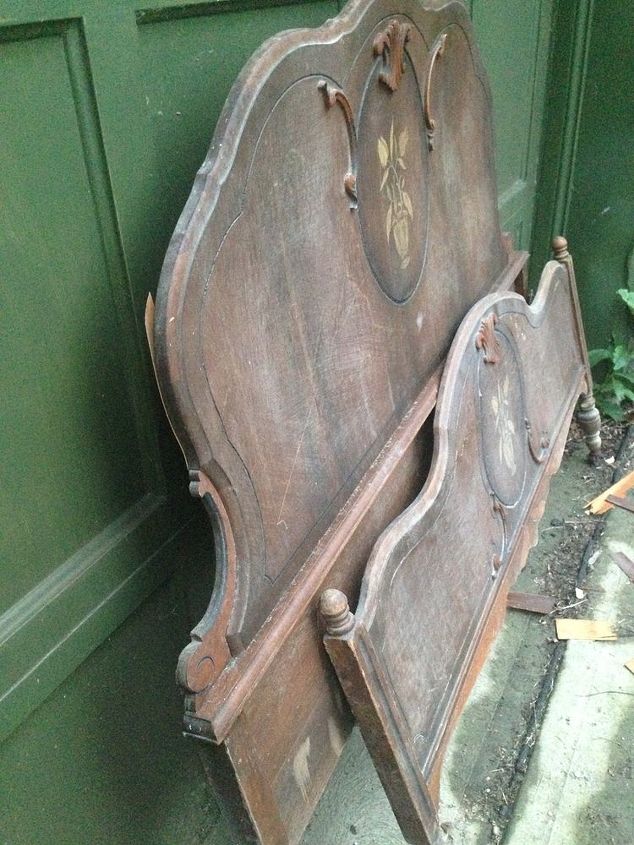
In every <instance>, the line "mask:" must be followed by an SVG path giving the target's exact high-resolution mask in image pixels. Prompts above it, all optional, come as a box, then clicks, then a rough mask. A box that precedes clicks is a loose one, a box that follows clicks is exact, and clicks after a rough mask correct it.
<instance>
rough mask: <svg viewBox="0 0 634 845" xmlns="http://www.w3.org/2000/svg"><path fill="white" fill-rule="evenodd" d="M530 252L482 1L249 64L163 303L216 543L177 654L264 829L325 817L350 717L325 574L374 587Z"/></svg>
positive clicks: (428, 10) (368, 0) (335, 31)
mask: <svg viewBox="0 0 634 845" xmlns="http://www.w3.org/2000/svg"><path fill="white" fill-rule="evenodd" d="M525 260H526V254H525V253H517V252H514V251H513V249H512V247H511V245H510V243H509V241H508V239H505V238H504V237H503V236H502V233H501V232H500V228H499V222H498V215H497V197H496V190H495V174H494V167H493V153H492V127H491V101H490V93H489V87H488V83H487V80H486V74H485V72H484V69H483V67H482V64H481V61H480V58H479V54H478V50H477V47H476V45H475V43H474V41H473V33H472V29H471V24H470V21H469V17H468V14H467V12H466V10H465V7H464V6H463V4H462V3H460V2H447V3H445V2H440V0H431V2H429V3H428V4H426V5H423V4H421V3H419V2H415V0H352V2H350V3H349V4H348V6H346V8H345V10H344V11H343V12H342V14H341V15H340V16H339V17H337V18H335V19H333V20H332V21H330V22H327V23H326V24H325V25H324V26H323V27H322V28H320V29H317V30H305V31H293V32H289V33H284V34H281V35H279V36H277V37H275V38H273V39H271V40H270V41H268V42H267V43H266V44H265V45H263V47H262V48H261V49H260V50H259V51H258V52H257V53H256V55H255V56H254V57H253V59H252V60H251V61H250V62H249V63H248V64H247V65H246V66H245V68H244V70H243V72H242V73H241V75H240V77H239V79H238V80H237V82H236V84H235V86H234V88H233V89H232V92H231V94H230V96H229V99H228V101H227V104H226V107H225V110H224V112H223V115H222V117H221V119H220V121H219V124H218V128H217V131H216V134H215V136H214V139H213V141H212V144H211V147H210V150H209V154H208V156H207V158H206V160H205V162H204V163H203V165H202V167H201V169H200V172H199V174H198V176H197V179H196V183H195V185H194V188H193V190H192V194H191V197H190V199H189V201H188V203H187V206H186V207H185V209H184V211H183V214H182V217H181V219H180V221H179V223H178V226H177V229H176V231H175V233H174V237H173V239H172V242H171V245H170V248H169V251H168V254H167V256H166V260H165V265H164V269H163V273H162V276H161V281H160V286H159V291H158V296H157V303H156V313H155V316H154V318H153V317H152V314H151V312H148V324H149V327H150V334H152V333H153V336H154V339H153V350H154V360H155V366H156V371H157V378H158V382H159V386H160V389H161V395H162V397H163V401H164V404H165V408H166V411H167V413H168V416H169V419H170V422H171V424H172V427H173V430H174V433H175V435H176V437H177V439H178V441H179V443H180V445H181V447H182V450H183V454H184V457H185V461H186V464H187V468H188V470H189V474H190V481H191V484H190V489H191V492H192V494H193V495H195V496H198V497H200V498H201V500H202V501H203V503H204V505H205V507H206V509H207V511H208V513H209V516H210V519H211V523H212V527H213V531H214V539H215V555H216V585H215V588H214V592H213V595H212V597H211V601H210V605H209V608H208V610H207V612H206V614H205V615H204V617H203V619H202V620H201V622H200V623H199V625H197V627H196V628H195V629H194V630H193V632H192V641H191V643H190V644H189V645H188V646H187V647H186V648H185V649H184V651H183V653H182V655H181V659H180V661H179V666H178V678H179V682H180V683H181V685H182V687H183V689H184V690H185V692H186V707H185V730H186V731H187V732H188V733H190V734H191V735H193V736H199V737H202V738H205V739H208V740H211V741H212V742H213V743H215V744H216V745H218V748H217V750H216V765H215V766H212V767H211V769H210V771H211V775H212V777H214V778H215V782H216V788H217V789H218V791H219V792H220V793H221V794H222V795H223V796H224V800H225V803H226V805H227V807H229V808H230V811H231V813H232V817H233V818H234V820H235V822H236V825H237V828H238V830H239V834H237V835H239V836H240V837H242V838H244V839H247V840H250V841H260V842H263V843H294V842H297V841H298V838H299V837H300V836H301V832H302V830H303V829H304V827H305V825H306V823H307V821H308V819H309V818H310V815H311V812H312V810H313V809H314V807H315V805H316V803H317V801H318V799H319V796H320V794H321V792H322V791H323V788H324V785H325V783H326V782H327V780H328V778H329V776H330V774H331V772H332V770H333V768H334V765H335V764H336V761H337V758H338V756H339V754H340V752H341V747H342V744H343V741H344V739H345V737H346V736H347V735H348V733H349V730H350V726H351V716H350V712H349V709H348V706H347V704H346V702H345V701H344V700H343V697H342V695H341V692H340V688H339V686H338V684H337V681H336V678H335V677H334V673H333V671H332V667H331V665H330V662H329V661H328V658H327V655H326V654H325V652H324V650H323V646H322V644H321V634H322V628H321V623H320V621H319V614H318V610H317V604H318V597H319V594H320V592H321V591H322V589H323V586H324V581H325V579H328V581H329V583H331V584H334V585H335V586H338V587H340V588H341V589H344V590H346V592H347V593H348V594H349V595H350V596H353V597H355V598H356V596H357V594H358V590H359V586H360V582H361V578H362V575H363V570H364V567H365V564H366V562H367V559H368V555H369V554H370V551H371V549H372V546H373V544H374V542H375V541H376V539H377V538H378V537H379V535H380V534H381V532H382V531H383V530H384V529H385V527H386V526H387V525H388V524H389V523H390V522H391V521H392V520H393V519H395V518H396V517H397V516H398V515H399V513H401V512H402V511H403V509H404V508H405V507H406V506H407V505H408V504H409V503H410V502H411V501H412V499H413V498H414V497H415V496H416V494H417V493H418V492H419V490H420V488H421V486H422V483H423V481H424V478H425V474H426V472H427V468H428V466H429V460H430V456H431V443H432V437H431V430H430V426H429V423H428V422H426V421H427V420H428V418H429V416H430V414H431V412H432V410H433V406H434V402H435V398H436V392H437V387H438V380H439V376H440V371H441V368H442V364H443V361H444V358H445V356H446V353H447V350H448V348H449V345H450V343H451V340H452V337H453V335H454V333H455V331H456V329H457V327H458V325H459V324H460V320H461V319H462V317H463V316H464V314H465V313H466V311H467V310H468V308H469V307H470V306H471V305H472V304H473V303H474V302H476V301H477V300H478V299H479V298H481V297H482V296H483V295H485V294H486V293H487V292H489V291H491V290H497V289H505V290H506V289H510V288H512V287H513V286H516V287H518V288H519V287H521V285H522V279H523V275H522V274H523V265H524V263H525ZM290 691H292V692H290ZM264 726H265V727H264Z"/></svg>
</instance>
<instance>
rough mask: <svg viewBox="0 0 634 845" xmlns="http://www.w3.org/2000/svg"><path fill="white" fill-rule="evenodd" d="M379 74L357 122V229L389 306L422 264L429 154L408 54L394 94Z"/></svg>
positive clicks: (404, 293) (410, 285) (405, 292)
mask: <svg viewBox="0 0 634 845" xmlns="http://www.w3.org/2000/svg"><path fill="white" fill-rule="evenodd" d="M382 70H383V64H382V62H381V61H380V60H377V62H376V64H375V67H374V69H373V72H372V75H371V77H370V80H369V82H368V87H367V92H366V96H365V99H364V101H363V106H362V108H361V114H360V118H359V130H358V138H359V146H358V156H359V160H358V170H357V191H358V201H359V224H360V226H361V234H362V238H363V246H364V249H365V253H366V256H367V258H368V261H369V263H370V266H371V267H372V272H373V273H374V275H375V277H376V279H377V281H378V283H379V285H380V286H381V288H382V289H383V291H384V292H385V294H387V296H389V297H390V299H392V300H393V301H394V302H404V301H405V300H406V299H408V298H409V297H410V296H411V295H412V293H413V292H414V290H415V288H416V285H417V284H418V281H419V279H420V277H421V274H422V271H423V266H424V263H425V253H426V250H427V219H428V215H429V194H428V188H427V156H428V151H427V145H426V144H425V143H424V141H423V138H422V137H421V136H422V133H421V126H423V108H422V103H421V98H420V92H419V89H418V85H417V82H416V77H415V73H414V68H413V66H412V63H411V61H410V59H409V57H408V55H407V53H405V54H404V72H403V75H402V77H401V79H400V83H399V86H398V89H397V90H396V91H391V90H390V89H389V87H388V86H387V85H385V84H384V83H382V82H381V81H380V78H379V77H380V74H381V72H382Z"/></svg>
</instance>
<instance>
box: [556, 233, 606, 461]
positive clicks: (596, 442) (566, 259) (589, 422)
mask: <svg viewBox="0 0 634 845" xmlns="http://www.w3.org/2000/svg"><path fill="white" fill-rule="evenodd" d="M552 247H553V255H554V257H555V260H556V261H559V263H560V264H562V265H563V266H564V267H565V268H566V271H567V273H568V277H569V279H570V283H571V287H572V294H573V300H574V304H575V309H576V312H577V325H578V328H579V335H580V340H581V346H582V349H583V353H584V357H585V361H586V371H587V375H586V382H587V385H588V389H587V391H586V392H585V393H582V394H581V396H580V398H579V403H578V405H577V413H576V417H577V421H578V423H579V425H580V426H581V429H582V431H583V433H584V437H585V441H586V446H587V447H588V450H589V452H590V457H591V458H598V457H599V456H600V455H601V415H600V414H599V410H598V408H597V405H596V401H595V398H594V395H593V392H592V371H591V369H590V362H589V360H588V348H587V346H586V340H585V334H584V331H583V323H582V320H581V308H580V306H579V296H578V293H577V283H576V279H575V268H574V264H573V262H572V256H571V255H570V252H569V251H568V241H567V240H566V239H565V238H564V237H563V236H562V235H557V236H556V237H554V238H553V242H552Z"/></svg>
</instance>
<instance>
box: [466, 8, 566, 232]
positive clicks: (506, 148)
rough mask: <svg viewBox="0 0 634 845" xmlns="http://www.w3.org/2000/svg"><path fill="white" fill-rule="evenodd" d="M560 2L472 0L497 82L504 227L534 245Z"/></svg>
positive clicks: (486, 58) (498, 158)
mask: <svg viewBox="0 0 634 845" xmlns="http://www.w3.org/2000/svg"><path fill="white" fill-rule="evenodd" d="M553 5H554V0H531V2H527V1H526V0H472V3H471V11H472V17H473V24H474V27H475V30H476V35H477V37H478V43H479V45H480V49H481V51H482V58H483V61H484V64H485V66H486V68H487V71H488V74H489V78H490V81H491V89H492V94H493V108H494V121H495V141H496V170H497V180H498V192H499V197H500V218H501V222H502V227H503V228H504V229H505V230H507V231H510V232H511V234H512V235H513V236H514V239H515V242H516V244H517V245H518V246H520V247H521V248H523V249H528V247H529V245H530V239H531V229H532V219H533V213H534V204H535V191H536V185H537V171H538V164H539V161H538V155H539V142H540V135H541V127H542V113H543V106H544V97H545V83H546V66H547V57H548V46H549V36H550V26H551V17H552V11H553Z"/></svg>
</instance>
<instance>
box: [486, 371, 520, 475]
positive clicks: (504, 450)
mask: <svg viewBox="0 0 634 845" xmlns="http://www.w3.org/2000/svg"><path fill="white" fill-rule="evenodd" d="M509 387H510V382H509V377H508V375H507V376H506V377H505V379H504V381H503V382H498V386H497V393H496V394H495V395H494V396H493V397H492V398H491V408H492V410H493V416H494V419H495V432H496V435H497V441H498V457H499V459H500V461H501V462H502V463H504V465H505V467H506V469H507V470H508V471H509V472H510V474H511V475H515V473H516V472H517V462H516V460H515V439H516V431H515V423H514V422H513V420H512V418H511V407H510V405H511V403H510V402H509Z"/></svg>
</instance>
